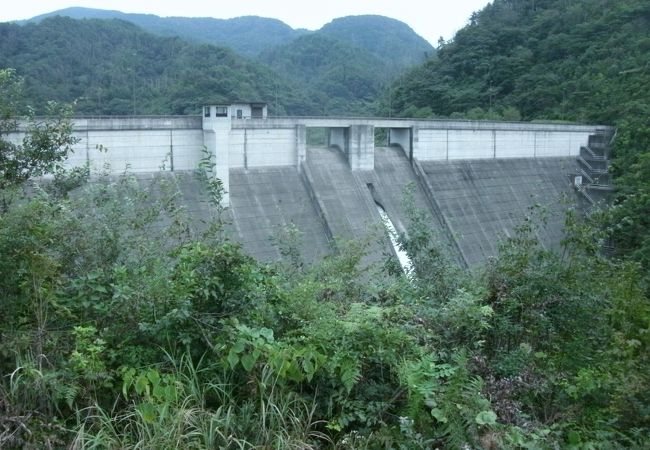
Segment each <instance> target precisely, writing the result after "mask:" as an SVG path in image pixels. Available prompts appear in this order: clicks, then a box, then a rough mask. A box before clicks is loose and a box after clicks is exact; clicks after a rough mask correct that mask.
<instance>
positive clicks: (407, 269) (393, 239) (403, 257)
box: [377, 205, 413, 275]
mask: <svg viewBox="0 0 650 450" xmlns="http://www.w3.org/2000/svg"><path fill="white" fill-rule="evenodd" d="M377 211H379V215H380V216H381V221H382V222H383V224H384V227H386V230H387V231H388V237H389V238H390V243H391V245H392V246H393V249H395V253H396V254H397V259H398V260H399V264H400V266H402V270H403V271H404V273H405V274H406V275H410V274H411V272H412V270H413V264H412V263H411V258H409V255H408V254H407V253H406V252H405V251H404V250H402V249H401V247H400V246H399V243H398V242H397V230H396V229H395V225H393V222H392V221H391V220H390V217H388V214H386V211H385V210H384V208H382V207H381V205H377Z"/></svg>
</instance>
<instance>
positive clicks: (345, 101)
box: [259, 34, 391, 115]
mask: <svg viewBox="0 0 650 450" xmlns="http://www.w3.org/2000/svg"><path fill="white" fill-rule="evenodd" d="M259 59H260V61H262V62H264V63H265V64H267V65H268V66H269V67H271V68H272V69H273V70H274V71H276V72H277V73H281V74H283V75H284V76H286V77H287V78H288V79H290V80H292V82H293V83H294V84H295V85H298V86H305V89H306V91H307V92H309V98H310V104H311V105H312V106H310V109H312V110H314V112H315V113H316V114H319V115H331V114H361V115H363V114H364V113H366V112H368V111H370V110H371V104H372V102H373V101H374V100H375V99H376V97H377V95H378V94H379V93H380V92H381V89H382V88H383V86H385V84H386V83H389V82H390V80H391V75H390V73H389V68H390V66H389V65H388V64H387V63H386V62H385V61H383V60H381V59H379V58H377V57H375V56H373V55H372V54H371V53H369V52H366V51H364V50H362V49H360V48H359V47H355V46H352V45H349V44H346V43H344V42H343V41H340V40H336V39H333V38H330V37H327V36H325V35H321V34H310V35H307V36H302V37H300V38H298V39H296V40H295V41H292V42H290V43H288V44H285V45H281V46H278V47H276V48H273V49H271V50H267V51H266V52H264V53H262V55H260V58H259Z"/></svg>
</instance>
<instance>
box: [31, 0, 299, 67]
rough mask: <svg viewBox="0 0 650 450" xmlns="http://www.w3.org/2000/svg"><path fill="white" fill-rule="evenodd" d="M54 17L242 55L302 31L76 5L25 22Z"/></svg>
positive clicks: (263, 21) (274, 23)
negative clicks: (113, 22) (111, 24)
mask: <svg viewBox="0 0 650 450" xmlns="http://www.w3.org/2000/svg"><path fill="white" fill-rule="evenodd" d="M55 16H62V17H70V18H72V19H119V20H123V21H125V22H131V23H133V24H134V25H137V26H138V27H140V28H142V29H143V30H146V31H147V32H149V33H153V34H157V35H160V36H167V37H171V36H176V37H180V38H183V39H186V40H188V41H190V42H196V43H203V44H212V45H216V46H219V47H228V48H230V49H232V50H233V51H235V52H236V53H238V54H240V55H242V56H247V57H251V58H252V57H255V56H257V55H259V54H260V53H261V52H262V51H264V50H266V49H267V48H270V47H274V46H276V45H280V44H284V43H286V42H288V41H290V40H292V39H295V38H296V37H297V36H300V35H301V34H302V31H300V30H294V29H293V28H291V27H290V26H289V25H287V24H286V23H284V22H282V21H280V20H278V19H270V18H266V17H256V16H244V17H234V18H232V19H215V18H212V17H159V16H156V15H153V14H132V13H123V12H120V11H111V10H104V9H94V8H80V7H72V8H65V9H60V10H57V11H53V12H51V13H47V14H43V15H40V16H36V17H33V18H31V19H29V20H27V21H25V22H34V23H37V22H40V21H42V20H43V19H46V18H49V17H55ZM23 23H24V22H23Z"/></svg>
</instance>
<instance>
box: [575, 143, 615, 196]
mask: <svg viewBox="0 0 650 450" xmlns="http://www.w3.org/2000/svg"><path fill="white" fill-rule="evenodd" d="M615 137H616V133H607V132H603V133H597V134H592V135H590V136H589V141H588V144H587V145H586V146H583V147H581V148H580V154H579V155H578V156H577V158H576V159H577V161H578V169H577V171H576V174H575V176H574V183H573V184H574V186H575V187H576V189H577V190H578V192H579V193H580V194H581V195H582V196H583V197H584V198H585V199H586V200H587V201H588V202H589V203H590V204H591V205H595V204H597V203H603V202H607V200H608V198H609V196H610V194H611V193H612V192H613V190H614V188H613V186H612V176H611V174H610V173H609V165H610V161H609V154H610V151H611V145H612V143H613V141H614V138H615Z"/></svg>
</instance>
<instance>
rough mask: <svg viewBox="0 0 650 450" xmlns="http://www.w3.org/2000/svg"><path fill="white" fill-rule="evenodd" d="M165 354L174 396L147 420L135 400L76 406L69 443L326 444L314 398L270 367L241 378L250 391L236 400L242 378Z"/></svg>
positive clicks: (165, 446) (190, 446) (137, 445)
mask: <svg viewBox="0 0 650 450" xmlns="http://www.w3.org/2000/svg"><path fill="white" fill-rule="evenodd" d="M168 359H169V361H170V363H171V364H170V372H171V373H172V374H173V375H174V377H175V379H176V380H177V382H176V383H177V386H176V387H177V392H178V393H179V394H178V397H177V399H176V400H175V401H172V402H169V403H164V404H159V405H156V414H155V418H154V419H153V420H152V419H151V417H146V416H145V415H143V413H142V410H141V409H140V408H138V401H137V399H136V400H131V401H130V402H129V403H128V404H127V405H126V407H124V406H122V407H121V408H118V407H115V408H114V409H113V410H112V411H107V410H105V409H103V408H101V407H99V406H93V407H92V408H88V409H87V410H85V411H81V414H80V415H79V424H78V427H77V429H76V430H75V438H74V441H73V443H72V445H71V448H72V449H75V450H81V449H84V450H86V449H107V448H110V449H121V448H133V449H143V450H145V449H151V450H154V449H156V450H157V449H203V448H206V449H213V448H228V449H256V448H265V449H271V448H274V449H305V450H307V449H315V448H321V447H322V444H324V443H328V442H330V443H331V441H330V440H329V438H328V436H327V435H325V434H324V433H322V432H320V431H318V430H317V429H316V428H317V427H318V425H319V421H318V420H316V419H315V417H314V411H315V405H314V403H313V402H312V403H310V402H308V401H305V400H304V399H302V398H300V397H299V396H298V395H297V394H295V393H293V392H290V391H288V390H286V389H283V388H282V387H281V386H280V385H279V384H278V383H277V379H275V377H274V374H273V372H272V371H271V370H270V368H269V367H267V366H266V367H262V368H261V370H260V371H259V376H258V377H252V378H251V379H249V380H248V381H247V387H248V388H249V389H248V392H249V393H250V395H248V396H247V398H242V394H241V393H238V391H241V389H238V387H241V384H239V385H238V383H235V382H234V380H232V379H230V376H231V375H228V374H227V373H226V372H220V371H219V369H216V368H215V367H212V366H209V365H206V364H205V363H204V361H203V360H201V361H198V363H196V364H195V363H194V362H193V361H192V360H191V358H190V357H188V356H187V355H182V356H180V357H179V358H174V357H172V356H171V355H168ZM249 385H250V386H249ZM119 403H120V402H116V405H117V404H119Z"/></svg>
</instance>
